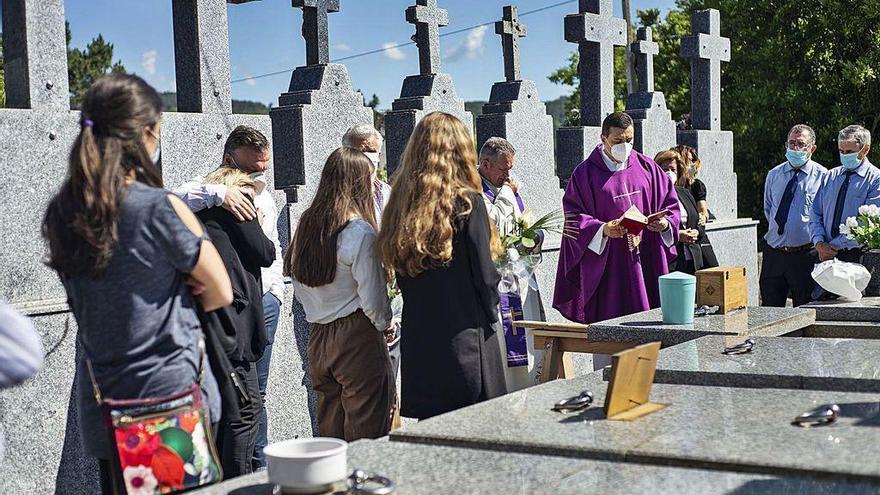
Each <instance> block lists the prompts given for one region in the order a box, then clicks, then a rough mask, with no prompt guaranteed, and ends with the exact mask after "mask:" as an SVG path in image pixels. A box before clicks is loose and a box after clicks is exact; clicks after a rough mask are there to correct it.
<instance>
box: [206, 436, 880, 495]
mask: <svg viewBox="0 0 880 495" xmlns="http://www.w3.org/2000/svg"><path fill="white" fill-rule="evenodd" d="M349 467H350V468H351V469H354V468H355V467H357V468H360V469H365V470H368V471H372V472H375V473H378V474H381V475H383V476H386V477H388V478H390V479H391V480H393V481H394V482H395V484H396V487H397V491H396V493H397V495H437V494H456V495H469V494H487V493H492V494H494V493H504V494H523V495H532V494H546V495H556V494H563V495H566V494H571V495H582V494H584V493H601V494H626V495H631V494H633V493H651V494H655V495H679V494H682V493H700V494H704V495H716V494H717V495H721V494H737V493H743V494H745V493H748V494H767V495H769V494H779V493H825V494H840V495H843V494H868V493H876V492H877V490H880V486H878V485H873V484H869V483H841V482H833V481H829V480H815V479H809V478H792V477H776V476H771V475H760V474H748V473H732V472H723V471H710V470H704V469H689V468H678V467H665V466H649V465H641V464H628V463H617V462H606V461H593V460H586V459H572V458H565V457H556V456H536V455H528V454H517V453H504V452H493V451H486V450H475V449H462V448H454V447H444V446H432V445H420V444H409V443H401V442H387V441H382V440H378V441H360V442H355V443H353V444H351V445H350V446H349ZM268 481H269V480H268V476H267V474H266V473H265V472H262V473H257V474H253V475H250V476H244V477H240V478H236V479H234V480H230V481H226V482H224V483H222V484H219V485H215V486H212V487H208V488H205V489H202V490H198V491H195V492H192V493H194V494H198V495H270V494H272V493H273V489H274V487H273V485H270V484H269V483H268ZM340 493H344V492H340Z"/></svg>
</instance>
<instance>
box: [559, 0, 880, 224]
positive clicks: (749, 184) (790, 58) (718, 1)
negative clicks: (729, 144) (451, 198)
mask: <svg viewBox="0 0 880 495" xmlns="http://www.w3.org/2000/svg"><path fill="white" fill-rule="evenodd" d="M844 4H846V5H843V4H842V3H841V2H840V1H839V0H770V1H764V2H756V1H754V0H677V2H676V8H675V9H672V10H671V11H670V12H669V13H667V15H666V16H665V17H663V18H661V16H660V13H659V11H657V10H656V9H649V10H646V11H640V12H638V13H637V16H638V19H639V22H640V23H641V25H646V26H651V27H652V28H654V40H655V41H657V42H658V43H659V45H660V54H659V55H658V56H657V57H655V59H654V62H655V74H656V76H655V82H656V86H657V90H658V91H663V92H664V93H665V95H666V101H667V104H668V105H669V108H670V110H671V111H672V114H673V117H674V118H676V119H678V118H680V116H681V115H682V114H683V113H686V112H688V111H689V109H690V90H689V85H690V69H689V67H690V65H689V63H688V61H687V60H684V59H682V58H681V57H680V56H679V55H678V52H679V46H680V39H681V37H683V36H687V35H689V34H690V15H691V13H692V12H694V11H696V10H701V9H706V8H715V9H718V10H720V11H721V30H722V35H723V36H727V37H729V38H730V39H731V49H732V53H731V61H730V63H725V64H722V88H723V92H722V99H721V103H722V112H723V113H722V115H723V117H722V128H723V129H729V130H731V131H733V133H734V142H735V145H734V163H735V170H736V172H737V175H738V186H739V198H738V200H739V201H738V202H739V214H740V216H744V217H751V218H756V219H761V220H764V214H763V205H762V198H763V185H764V178H765V177H766V174H767V171H768V170H770V168H772V167H773V166H775V165H776V164H778V163H781V162H782V161H784V160H785V158H784V156H783V151H784V148H783V143H784V142H785V139H786V134H787V133H788V130H789V129H790V128H791V126H792V125H794V124H797V123H805V124H808V125H810V126H812V127H813V128H814V129H815V130H816V134H817V144H818V146H819V148H818V151H817V152H816V155H815V156H814V159H815V160H816V161H818V162H820V163H822V164H824V165H826V166H827V167H834V166H836V165H837V142H836V140H837V132H838V131H839V130H840V129H842V128H843V127H845V126H846V125H849V124H853V123H856V124H862V125H864V126H865V127H867V128H868V129H869V130H870V131H871V132H872V133H875V132H876V131H877V130H878V124H880V73H878V71H880V69H878V68H880V0H862V1H859V2H844ZM618 58H622V57H618ZM576 60H577V59H576V54H574V55H572V57H570V58H569V62H568V64H567V65H566V66H564V67H563V68H561V69H559V70H557V71H556V72H554V73H553V74H552V75H551V80H552V81H554V82H558V83H559V84H566V85H576V83H577V78H576V76H577V73H576V70H575V68H576ZM617 78H618V79H619V76H618V77H617ZM615 87H616V88H622V86H620V85H619V84H618V85H617V86H615ZM567 107H568V108H576V105H575V103H573V102H572V101H571V99H570V101H569V102H568V104H567ZM710 207H711V205H710Z"/></svg>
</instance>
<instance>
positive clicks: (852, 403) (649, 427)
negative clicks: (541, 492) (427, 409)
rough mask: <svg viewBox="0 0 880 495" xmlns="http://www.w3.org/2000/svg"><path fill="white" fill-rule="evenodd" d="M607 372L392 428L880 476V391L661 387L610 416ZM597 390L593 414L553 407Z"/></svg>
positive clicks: (421, 435)
mask: <svg viewBox="0 0 880 495" xmlns="http://www.w3.org/2000/svg"><path fill="white" fill-rule="evenodd" d="M606 388H607V384H606V383H605V382H603V380H602V376H601V371H600V372H598V373H592V374H590V375H585V376H581V377H577V378H574V379H571V380H557V381H554V382H550V383H547V384H544V385H539V386H536V387H532V388H529V389H525V390H522V391H519V392H516V393H513V394H508V395H506V396H503V397H499V398H497V399H493V400H491V401H487V402H484V403H481V404H477V405H475V406H471V407H468V408H465V409H462V410H459V411H456V412H453V413H449V414H445V415H441V416H438V417H436V418H432V419H429V420H425V421H421V422H419V423H418V424H415V425H410V426H407V427H405V428H404V429H403V430H402V431H399V432H395V433H393V434H392V436H391V439H392V440H393V441H403V442H418V443H429V444H442V445H450V446H457V447H472V448H482V449H490V450H498V451H508V452H522V453H530V454H543V455H557V456H559V455H561V456H568V457H576V458H587V459H603V460H611V461H624V460H625V461H633V462H641V463H649V464H656V465H667V466H679V467H700V468H711V469H717V470H729V471H740V472H742V471H745V472H753V473H764V474H774V475H781V476H814V477H830V478H834V479H843V480H852V479H869V480H872V482H880V403H878V400H880V395H878V394H865V393H849V392H847V393H841V392H822V391H807V390H781V389H748V388H725V387H694V386H685V385H667V384H656V385H654V389H653V392H652V395H651V400H652V402H658V403H664V404H669V407H667V408H665V409H663V410H661V411H659V412H656V413H653V414H651V415H648V416H646V417H643V418H641V419H639V420H637V421H632V422H624V421H607V420H605V419H604V414H603V412H602V406H601V405H602V404H603V403H604V400H605V390H606ZM584 389H587V390H591V391H593V392H594V394H595V399H596V400H595V405H594V406H593V407H591V408H589V409H587V410H586V411H584V412H582V413H579V414H574V415H563V414H560V413H556V412H553V411H551V409H550V407H551V406H552V404H553V403H555V402H556V401H558V400H560V399H563V398H566V397H571V396H574V395H577V394H578V393H580V392H581V391H582V390H584ZM831 402H837V403H839V404H840V405H841V408H842V415H843V417H842V418H841V419H840V420H839V421H838V422H837V423H836V424H834V425H831V426H827V427H819V428H811V429H804V428H799V427H795V426H792V425H791V424H790V422H791V420H792V419H793V418H794V417H795V416H797V415H799V414H801V413H803V412H806V411H808V410H811V409H813V408H815V407H817V406H819V405H822V404H826V403H831Z"/></svg>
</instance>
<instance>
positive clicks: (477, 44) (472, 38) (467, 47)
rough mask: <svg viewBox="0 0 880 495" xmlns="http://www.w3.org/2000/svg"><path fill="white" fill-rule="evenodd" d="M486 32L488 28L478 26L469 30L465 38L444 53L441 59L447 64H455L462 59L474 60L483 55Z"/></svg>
mask: <svg viewBox="0 0 880 495" xmlns="http://www.w3.org/2000/svg"><path fill="white" fill-rule="evenodd" d="M488 30H489V28H488V26H480V27H475V28H474V29H471V30H470V32H469V33H468V35H467V38H465V39H464V40H462V41H461V43H459V44H457V45H455V46H454V47H452V49H451V50H449V51H448V52H446V56H445V57H443V58H444V59H445V60H447V61H449V62H456V61H459V60H464V59H466V60H474V59H475V58H477V57H478V56H480V55H482V54H483V44H484V42H485V41H486V32H487V31H488Z"/></svg>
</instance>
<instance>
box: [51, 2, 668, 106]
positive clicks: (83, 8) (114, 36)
mask: <svg viewBox="0 0 880 495" xmlns="http://www.w3.org/2000/svg"><path fill="white" fill-rule="evenodd" d="M559 1H560V0H520V1H519V2H516V5H517V6H518V7H519V10H520V11H521V12H525V11H528V10H533V9H537V8H540V7H544V6H547V5H551V4H555V3H558V2H559ZM414 3H415V2H413V1H412V0H341V5H342V11H341V12H339V13H336V14H331V15H330V45H331V49H330V56H331V58H332V59H336V58H341V57H346V56H350V55H354V54H357V53H360V52H364V51H369V50H374V49H379V48H382V47H383V46H385V45H386V44H397V43H402V42H406V41H408V40H409V37H410V36H411V35H412V33H413V32H414V27H413V26H412V25H410V24H407V23H406V21H405V16H404V11H405V10H406V7H407V6H409V5H412V4H414ZM438 3H439V4H440V6H441V7H443V8H445V9H447V10H448V11H449V26H448V27H447V28H443V29H442V30H441V33H442V32H443V31H452V30H457V29H462V28H466V27H469V26H473V25H477V24H481V23H484V22H488V21H492V20H496V19H498V18H500V17H501V8H502V6H503V5H506V4H510V3H512V2H511V0H440V1H439V2H438ZM614 3H615V4H616V5H615V9H616V12H617V15H620V5H619V4H620V2H619V1H617V0H615V2H614ZM673 6H674V0H632V7H633V10H634V11H635V10H636V9H645V8H650V7H655V8H660V9H662V10H664V11H665V10H667V9H669V8H671V7H673ZM576 11H577V2H576V1H573V2H571V3H569V4H566V5H563V6H560V7H556V8H553V9H550V10H546V11H543V12H540V13H536V14H533V15H531V16H528V17H524V18H523V19H522V22H523V23H525V24H527V25H528V27H529V35H528V37H527V38H525V39H524V40H523V42H522V43H523V44H522V61H523V78H525V79H532V80H534V81H535V82H536V83H537V84H538V89H539V91H540V92H541V97H542V99H544V100H551V99H554V98H556V97H558V96H560V95H561V94H563V93H564V92H565V91H566V90H565V89H564V88H562V87H560V86H556V85H554V84H552V83H550V82H549V81H548V80H547V76H548V75H549V74H550V73H551V72H552V71H553V70H554V69H556V68H558V67H559V66H561V65H563V64H564V62H565V60H566V58H567V57H568V54H569V53H570V52H571V51H572V49H573V48H574V47H575V45H573V44H570V43H566V42H565V40H564V39H563V31H562V24H563V17H564V16H565V15H566V14H569V13H574V12H576ZM228 13H229V44H230V57H231V62H232V79H233V80H236V79H245V78H249V77H252V76H256V75H259V74H265V73H269V72H275V71H280V70H284V69H291V68H293V67H297V66H300V65H303V64H304V63H305V47H304V42H303V39H302V36H301V34H300V29H301V26H302V13H301V11H300V9H295V8H292V7H291V6H290V0H262V1H257V2H252V3H247V4H243V5H229V6H228ZM65 15H66V17H67V20H68V21H69V22H70V24H71V30H72V31H73V40H72V44H73V46H76V47H83V46H85V44H86V43H88V41H89V40H91V39H92V38H93V37H94V36H96V35H98V34H99V33H100V34H103V35H104V38H105V39H107V40H108V41H110V42H112V43H113V44H114V46H115V51H114V56H115V58H117V59H121V60H122V62H123V63H124V64H125V67H126V69H128V71H130V72H135V73H137V74H139V75H141V76H143V77H144V78H146V79H147V81H149V82H150V83H151V84H153V85H154V86H155V87H156V88H157V89H159V90H161V91H171V90H174V87H175V86H174V45H173V31H172V16H171V1H170V0H149V1H144V0H67V1H66V2H65ZM441 50H442V53H443V57H444V60H443V71H444V72H447V73H450V74H451V75H452V76H453V77H454V79H455V82H456V87H457V90H458V93H459V96H460V97H462V98H464V99H465V100H485V99H488V96H489V90H490V88H491V86H492V83H493V82H495V81H498V80H502V79H503V76H504V68H503V63H502V58H501V41H500V38H499V37H498V36H497V35H495V32H494V28H493V27H492V26H488V27H486V28H482V29H475V30H470V31H468V32H464V33H461V34H458V35H454V36H447V37H444V38H441ZM344 63H345V65H346V66H347V67H348V69H349V74H350V75H351V78H352V83H353V85H354V86H355V88H360V89H361V90H362V91H363V92H364V94H365V95H366V96H367V98H369V96H370V95H371V94H373V93H375V94H377V95H378V96H379V98H380V100H381V104H380V108H387V107H389V106H390V105H391V102H392V100H394V99H395V98H396V97H397V96H398V95H399V93H400V86H401V83H402V82H403V79H404V78H405V77H406V76H408V75H411V74H416V73H418V53H417V50H416V48H415V46H408V47H404V48H400V49H396V50H387V51H384V52H382V53H378V54H374V55H369V56H365V57H361V58H357V59H354V60H349V61H346V62H344ZM289 81H290V75H289V73H285V74H282V75H277V76H272V77H265V78H260V79H249V80H247V81H244V82H239V83H235V84H233V85H232V94H233V97H234V98H236V99H247V100H256V101H261V102H263V103H269V102H277V99H278V95H279V94H280V93H281V92H283V91H285V90H286V89H287V86H288V84H289Z"/></svg>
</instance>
